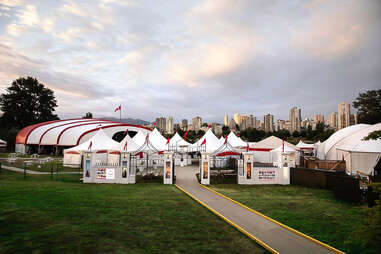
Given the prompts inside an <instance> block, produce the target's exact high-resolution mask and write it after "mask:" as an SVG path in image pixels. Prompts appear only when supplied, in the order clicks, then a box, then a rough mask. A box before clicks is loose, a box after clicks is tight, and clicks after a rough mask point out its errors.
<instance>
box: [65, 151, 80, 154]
mask: <svg viewBox="0 0 381 254" xmlns="http://www.w3.org/2000/svg"><path fill="white" fill-rule="evenodd" d="M66 154H80V153H79V152H76V151H70V152H67V153H66Z"/></svg>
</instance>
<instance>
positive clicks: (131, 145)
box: [110, 134, 139, 152]
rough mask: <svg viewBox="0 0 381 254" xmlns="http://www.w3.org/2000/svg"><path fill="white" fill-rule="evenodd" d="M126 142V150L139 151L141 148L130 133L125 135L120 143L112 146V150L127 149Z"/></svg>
mask: <svg viewBox="0 0 381 254" xmlns="http://www.w3.org/2000/svg"><path fill="white" fill-rule="evenodd" d="M126 143H127V150H126V152H134V151H137V150H138V149H139V146H138V145H137V144H136V143H135V142H134V141H133V139H132V138H131V137H130V135H128V134H127V135H126V136H125V137H124V139H123V140H122V141H120V143H118V144H117V145H115V146H114V147H112V148H111V149H110V150H114V151H120V152H122V151H125V150H124V146H125V145H126Z"/></svg>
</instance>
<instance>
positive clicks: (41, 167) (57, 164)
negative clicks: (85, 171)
mask: <svg viewBox="0 0 381 254" xmlns="http://www.w3.org/2000/svg"><path fill="white" fill-rule="evenodd" d="M25 161H31V162H32V160H28V159H18V160H17V161H15V162H8V160H0V162H1V164H3V165H5V166H11V167H16V168H21V169H24V167H25ZM52 167H53V172H56V171H57V168H58V172H79V166H77V165H75V166H74V167H65V166H63V164H62V161H58V160H52V161H49V162H46V163H41V164H40V163H39V162H38V160H33V163H28V164H27V165H26V169H27V170H33V171H40V172H51V170H52Z"/></svg>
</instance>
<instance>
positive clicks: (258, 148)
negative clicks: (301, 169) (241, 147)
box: [250, 136, 299, 164]
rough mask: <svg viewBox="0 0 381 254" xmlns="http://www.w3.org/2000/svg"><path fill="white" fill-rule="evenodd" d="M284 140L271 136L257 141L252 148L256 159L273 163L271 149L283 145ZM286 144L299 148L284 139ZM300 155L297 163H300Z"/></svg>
mask: <svg viewBox="0 0 381 254" xmlns="http://www.w3.org/2000/svg"><path fill="white" fill-rule="evenodd" d="M282 144H283V140H282V139H280V138H278V137H275V136H270V137H268V138H265V139H263V140H261V141H259V142H257V143H255V144H254V145H253V146H252V147H250V148H251V150H252V151H254V160H255V161H258V162H262V163H271V154H270V151H271V150H273V149H276V148H278V147H279V146H282ZM284 145H285V146H286V145H287V146H289V147H291V148H293V149H295V150H298V148H297V147H296V146H295V145H293V144H291V143H288V142H286V141H284ZM298 157H299V156H297V158H296V163H297V164H298V163H299V160H298Z"/></svg>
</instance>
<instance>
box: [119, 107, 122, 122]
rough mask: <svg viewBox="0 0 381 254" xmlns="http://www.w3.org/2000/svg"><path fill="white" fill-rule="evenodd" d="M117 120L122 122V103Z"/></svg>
mask: <svg viewBox="0 0 381 254" xmlns="http://www.w3.org/2000/svg"><path fill="white" fill-rule="evenodd" d="M119 122H120V123H122V105H120V110H119Z"/></svg>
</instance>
